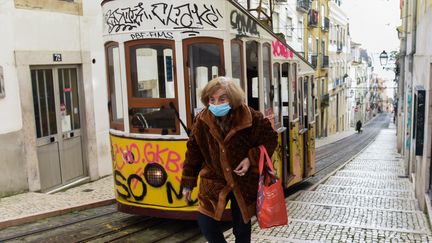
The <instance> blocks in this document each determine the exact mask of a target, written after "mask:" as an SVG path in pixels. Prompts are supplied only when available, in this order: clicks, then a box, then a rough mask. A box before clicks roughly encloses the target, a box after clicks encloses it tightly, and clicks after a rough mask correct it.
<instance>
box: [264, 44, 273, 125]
mask: <svg viewBox="0 0 432 243" xmlns="http://www.w3.org/2000/svg"><path fill="white" fill-rule="evenodd" d="M270 58H271V57H270V45H269V44H267V43H266V44H264V45H263V61H262V62H263V78H264V112H265V115H266V117H268V118H269V119H270V120H271V123H272V124H273V125H274V120H273V119H274V111H273V102H274V86H273V84H272V79H271V71H270V70H271V63H270Z"/></svg>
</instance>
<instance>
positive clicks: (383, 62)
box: [379, 51, 388, 66]
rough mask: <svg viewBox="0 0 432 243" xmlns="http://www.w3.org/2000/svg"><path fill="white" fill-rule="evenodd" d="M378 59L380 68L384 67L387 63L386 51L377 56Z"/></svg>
mask: <svg viewBox="0 0 432 243" xmlns="http://www.w3.org/2000/svg"><path fill="white" fill-rule="evenodd" d="M379 59H380V64H381V66H386V65H387V62H388V55H387V52H386V51H382V52H381V54H380V55H379Z"/></svg>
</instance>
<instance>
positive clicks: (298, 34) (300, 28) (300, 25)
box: [297, 20, 303, 41]
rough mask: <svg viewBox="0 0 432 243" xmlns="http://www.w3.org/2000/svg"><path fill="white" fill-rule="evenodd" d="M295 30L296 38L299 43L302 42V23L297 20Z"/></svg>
mask: <svg viewBox="0 0 432 243" xmlns="http://www.w3.org/2000/svg"><path fill="white" fill-rule="evenodd" d="M297 30H298V31H297V38H298V40H299V41H301V40H303V21H301V20H299V22H298V25H297Z"/></svg>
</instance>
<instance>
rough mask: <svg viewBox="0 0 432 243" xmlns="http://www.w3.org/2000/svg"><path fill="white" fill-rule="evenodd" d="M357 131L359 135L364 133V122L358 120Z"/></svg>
mask: <svg viewBox="0 0 432 243" xmlns="http://www.w3.org/2000/svg"><path fill="white" fill-rule="evenodd" d="M356 131H357V132H358V133H362V132H363V130H362V122H361V121H360V120H358V121H357V123H356Z"/></svg>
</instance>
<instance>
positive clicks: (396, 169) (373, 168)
mask: <svg viewBox="0 0 432 243" xmlns="http://www.w3.org/2000/svg"><path fill="white" fill-rule="evenodd" d="M344 169H345V170H357V171H372V172H373V171H381V172H386V173H394V174H397V175H404V174H405V169H404V168H402V167H395V166H387V165H381V164H371V165H368V166H365V165H363V164H355V163H353V164H351V163H350V164H347V165H346V166H345V167H344Z"/></svg>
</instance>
